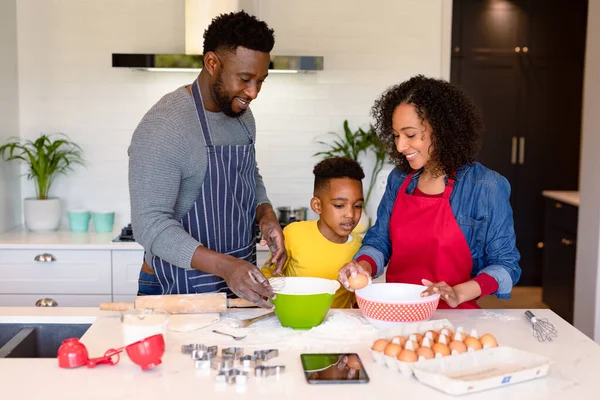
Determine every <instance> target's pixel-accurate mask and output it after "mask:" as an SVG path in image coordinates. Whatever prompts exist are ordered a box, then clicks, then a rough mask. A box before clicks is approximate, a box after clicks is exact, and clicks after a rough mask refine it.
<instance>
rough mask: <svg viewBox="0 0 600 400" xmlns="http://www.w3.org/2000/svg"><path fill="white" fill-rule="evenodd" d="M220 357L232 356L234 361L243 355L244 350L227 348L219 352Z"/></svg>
mask: <svg viewBox="0 0 600 400" xmlns="http://www.w3.org/2000/svg"><path fill="white" fill-rule="evenodd" d="M221 355H222V356H232V357H233V358H234V359H235V360H237V359H239V358H240V357H242V356H243V355H244V349H243V348H241V347H227V348H224V349H222V350H221Z"/></svg>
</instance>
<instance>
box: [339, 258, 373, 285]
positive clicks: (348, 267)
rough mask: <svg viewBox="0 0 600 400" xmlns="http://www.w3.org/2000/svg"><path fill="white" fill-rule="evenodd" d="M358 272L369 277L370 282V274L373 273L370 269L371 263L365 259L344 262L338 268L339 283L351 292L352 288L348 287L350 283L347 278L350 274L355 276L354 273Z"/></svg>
mask: <svg viewBox="0 0 600 400" xmlns="http://www.w3.org/2000/svg"><path fill="white" fill-rule="evenodd" d="M358 274H363V275H366V276H367V277H368V278H369V282H370V281H371V275H372V274H373V273H372V271H371V264H369V263H368V262H366V261H361V262H356V261H350V262H349V263H348V264H345V265H344V266H343V267H342V268H340V269H339V271H338V281H340V283H341V284H342V285H343V286H344V287H345V288H346V290H349V291H351V292H353V291H354V289H352V288H351V287H350V284H349V283H348V278H349V277H351V276H352V277H356V275H358Z"/></svg>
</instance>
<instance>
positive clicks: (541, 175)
mask: <svg viewBox="0 0 600 400" xmlns="http://www.w3.org/2000/svg"><path fill="white" fill-rule="evenodd" d="M452 18H453V21H452V60H451V81H452V82H453V83H456V84H458V85H459V86H461V87H462V88H463V89H464V90H465V91H466V92H467V93H468V94H469V95H471V97H472V98H473V99H474V101H475V102H476V104H477V105H478V107H479V108H480V109H481V111H482V113H483V117H484V123H485V126H486V129H485V132H484V136H483V144H482V149H481V152H480V155H479V157H478V161H480V162H481V163H482V164H484V165H485V166H487V167H488V168H491V169H493V170H495V171H497V172H498V173H500V174H502V175H503V176H505V177H506V178H507V179H508V181H509V182H510V184H511V204H512V208H513V213H514V220H515V232H516V235H517V247H518V249H519V251H520V253H521V262H520V264H521V268H522V270H523V274H522V277H521V280H520V282H519V285H525V286H539V285H541V282H542V262H543V261H542V250H541V249H539V248H538V243H539V242H541V241H542V240H543V234H544V231H543V226H544V211H543V207H541V205H542V204H543V198H542V194H541V193H542V191H543V190H577V187H578V174H579V155H580V135H581V104H582V88H583V66H584V50H585V35H586V24H587V1H582V0H576V1H564V0H561V1H559V0H548V1H543V2H541V1H536V0H512V1H508V0H502V1H499V0H454V2H453V16H452Z"/></svg>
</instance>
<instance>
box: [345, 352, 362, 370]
mask: <svg viewBox="0 0 600 400" xmlns="http://www.w3.org/2000/svg"><path fill="white" fill-rule="evenodd" d="M346 365H347V366H348V367H350V368H352V369H360V361H359V360H358V357H356V356H355V355H354V354H350V355H349V356H348V361H346Z"/></svg>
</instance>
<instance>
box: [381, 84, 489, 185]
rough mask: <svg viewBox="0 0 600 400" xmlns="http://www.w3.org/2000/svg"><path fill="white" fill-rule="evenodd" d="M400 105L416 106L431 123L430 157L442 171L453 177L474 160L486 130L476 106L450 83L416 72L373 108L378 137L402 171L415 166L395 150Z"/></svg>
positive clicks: (420, 115)
mask: <svg viewBox="0 0 600 400" xmlns="http://www.w3.org/2000/svg"><path fill="white" fill-rule="evenodd" d="M400 104H412V105H414V106H415V109H416V111H417V114H418V115H419V117H420V118H421V119H422V120H423V121H425V120H427V122H429V124H430V125H431V128H432V134H431V141H432V145H433V151H432V153H431V159H432V161H433V162H434V164H435V165H436V166H437V167H438V168H440V170H441V171H440V172H442V171H443V173H445V174H446V175H448V176H452V175H453V174H454V172H456V170H458V168H460V167H461V166H463V165H465V164H471V163H472V162H473V161H474V160H475V155H476V154H477V151H478V150H479V146H480V137H481V132H482V131H483V122H482V118H481V115H480V112H479V110H478V109H477V107H476V106H475V105H474V104H473V102H472V101H471V99H470V98H469V97H468V96H467V95H466V94H465V93H464V92H463V91H462V90H461V89H459V88H458V87H456V86H454V85H452V84H450V83H449V82H446V81H444V80H441V79H434V78H426V77H424V76H423V75H417V76H414V77H412V78H411V79H409V80H408V81H406V82H403V83H401V84H399V85H395V86H392V87H391V88H389V89H387V90H386V91H385V92H384V93H383V94H382V95H381V97H380V98H379V99H378V100H376V101H375V104H374V105H373V108H372V109H371V114H372V115H373V117H374V118H375V130H376V132H377V136H378V137H379V140H380V141H381V143H382V144H383V145H384V146H385V147H386V148H387V150H388V153H389V155H390V158H391V159H392V162H393V163H394V164H396V166H397V167H398V168H400V169H401V170H402V171H404V172H410V171H411V170H412V169H411V167H410V165H409V164H408V161H407V160H406V157H404V155H403V154H402V153H400V152H398V150H397V149H396V143H395V140H394V130H393V129H392V114H393V113H394V110H395V109H396V107H397V106H398V105H400Z"/></svg>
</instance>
